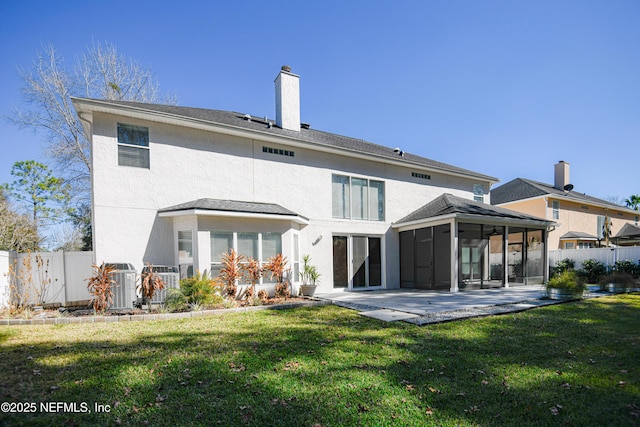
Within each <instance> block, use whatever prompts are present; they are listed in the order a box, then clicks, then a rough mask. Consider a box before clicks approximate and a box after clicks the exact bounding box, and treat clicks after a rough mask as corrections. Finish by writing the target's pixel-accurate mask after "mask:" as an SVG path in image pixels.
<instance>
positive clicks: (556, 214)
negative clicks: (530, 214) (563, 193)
mask: <svg viewBox="0 0 640 427" xmlns="http://www.w3.org/2000/svg"><path fill="white" fill-rule="evenodd" d="M551 213H552V218H553V219H560V202H559V201H557V200H553V201H552V202H551Z"/></svg>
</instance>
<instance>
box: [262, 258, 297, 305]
mask: <svg viewBox="0 0 640 427" xmlns="http://www.w3.org/2000/svg"><path fill="white" fill-rule="evenodd" d="M286 266H287V257H285V256H284V255H282V254H277V255H276V256H273V257H271V258H269V259H268V260H267V264H266V265H265V266H264V269H265V270H267V271H270V272H271V278H272V279H273V278H274V277H275V279H276V298H289V296H290V295H291V291H290V290H289V284H288V283H287V282H285V280H284V273H285V271H287V269H286Z"/></svg>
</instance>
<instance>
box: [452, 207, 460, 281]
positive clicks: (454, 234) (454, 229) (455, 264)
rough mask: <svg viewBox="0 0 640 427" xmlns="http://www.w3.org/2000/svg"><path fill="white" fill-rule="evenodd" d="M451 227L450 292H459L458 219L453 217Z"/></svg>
mask: <svg viewBox="0 0 640 427" xmlns="http://www.w3.org/2000/svg"><path fill="white" fill-rule="evenodd" d="M450 227H451V289H450V292H458V291H459V290H460V288H459V287H458V268H459V267H458V265H459V262H460V260H459V259H458V221H456V220H455V219H453V220H452V221H451V223H450Z"/></svg>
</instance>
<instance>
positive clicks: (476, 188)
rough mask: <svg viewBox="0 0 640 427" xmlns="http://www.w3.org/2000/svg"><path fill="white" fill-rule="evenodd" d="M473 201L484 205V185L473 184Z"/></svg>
mask: <svg viewBox="0 0 640 427" xmlns="http://www.w3.org/2000/svg"><path fill="white" fill-rule="evenodd" d="M473 200H475V201H476V202H481V203H484V185H480V184H473Z"/></svg>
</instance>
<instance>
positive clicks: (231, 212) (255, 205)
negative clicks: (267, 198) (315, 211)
mask: <svg viewBox="0 0 640 427" xmlns="http://www.w3.org/2000/svg"><path fill="white" fill-rule="evenodd" d="M158 213H159V214H160V216H161V217H175V216H182V215H205V216H232V217H243V218H262V219H280V220H282V219H286V220H290V221H294V222H297V223H298V224H308V223H309V220H308V219H307V218H305V217H303V216H301V215H299V214H297V213H295V212H293V211H290V210H289V209H286V208H284V207H282V206H280V205H277V204H275V203H260V202H244V201H237V200H219V199H198V200H192V201H190V202H186V203H181V204H179V205H174V206H169V207H167V208H163V209H160V210H158Z"/></svg>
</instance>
